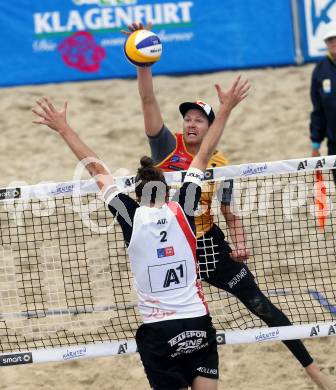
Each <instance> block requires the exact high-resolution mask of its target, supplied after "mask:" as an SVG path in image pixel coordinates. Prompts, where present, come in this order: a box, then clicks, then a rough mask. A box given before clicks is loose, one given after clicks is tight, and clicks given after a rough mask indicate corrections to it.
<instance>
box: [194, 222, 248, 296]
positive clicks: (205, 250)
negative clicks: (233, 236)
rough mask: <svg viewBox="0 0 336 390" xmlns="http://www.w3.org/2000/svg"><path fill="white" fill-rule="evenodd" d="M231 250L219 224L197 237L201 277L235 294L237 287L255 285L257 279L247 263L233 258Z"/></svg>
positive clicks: (197, 254)
mask: <svg viewBox="0 0 336 390" xmlns="http://www.w3.org/2000/svg"><path fill="white" fill-rule="evenodd" d="M231 251H232V249H231V248H230V245H229V244H228V243H227V241H225V237H224V234H223V232H222V230H221V229H220V228H219V227H218V226H217V225H213V227H212V228H211V229H210V230H209V231H207V232H206V233H205V235H204V236H202V237H200V238H198V239H197V251H196V256H197V261H198V269H199V277H200V279H201V280H204V281H206V282H207V283H209V284H211V285H212V286H215V287H217V288H220V289H221V290H225V291H228V292H230V293H232V294H234V293H235V291H237V289H241V288H244V289H245V288H247V287H249V286H252V285H254V284H255V281H254V276H253V274H252V273H251V271H250V270H249V269H248V267H247V265H246V264H245V263H243V262H238V261H234V260H232V259H231V256H230V253H231Z"/></svg>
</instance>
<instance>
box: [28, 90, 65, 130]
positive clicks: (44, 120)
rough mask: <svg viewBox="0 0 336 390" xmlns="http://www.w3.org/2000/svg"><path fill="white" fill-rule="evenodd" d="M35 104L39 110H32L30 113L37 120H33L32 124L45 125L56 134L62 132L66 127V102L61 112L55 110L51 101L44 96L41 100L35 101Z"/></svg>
mask: <svg viewBox="0 0 336 390" xmlns="http://www.w3.org/2000/svg"><path fill="white" fill-rule="evenodd" d="M36 104H37V105H38V106H39V107H40V109H36V108H33V109H32V111H33V113H34V114H35V115H36V116H37V117H38V118H39V120H35V121H33V123H35V124H37V125H46V126H48V127H50V128H51V129H52V130H55V131H57V132H60V131H62V130H63V129H64V128H66V127H67V126H68V123H67V119H66V112H67V107H68V102H65V103H64V106H63V108H62V109H61V110H57V109H56V108H55V106H54V105H53V104H52V103H51V101H50V100H49V99H48V98H47V97H45V96H44V97H43V98H42V99H39V100H37V101H36Z"/></svg>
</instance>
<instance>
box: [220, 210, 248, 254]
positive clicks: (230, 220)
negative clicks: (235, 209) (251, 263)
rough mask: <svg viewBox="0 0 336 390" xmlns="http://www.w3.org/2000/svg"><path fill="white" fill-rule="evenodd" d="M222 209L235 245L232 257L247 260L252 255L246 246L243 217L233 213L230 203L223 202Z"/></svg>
mask: <svg viewBox="0 0 336 390" xmlns="http://www.w3.org/2000/svg"><path fill="white" fill-rule="evenodd" d="M221 211H222V213H223V215H224V218H225V220H226V223H227V226H228V228H229V232H230V238H231V241H232V244H233V246H234V248H233V249H232V252H231V258H232V259H233V260H235V261H244V260H247V259H248V258H249V256H250V251H249V250H248V249H247V247H246V234H245V230H244V226H243V223H242V221H241V219H240V218H239V217H237V216H236V215H234V214H233V213H232V211H231V210H230V206H229V205H224V204H222V205H221Z"/></svg>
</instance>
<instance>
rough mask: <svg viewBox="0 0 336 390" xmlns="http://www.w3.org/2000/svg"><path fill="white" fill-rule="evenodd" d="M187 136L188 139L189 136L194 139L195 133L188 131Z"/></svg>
mask: <svg viewBox="0 0 336 390" xmlns="http://www.w3.org/2000/svg"><path fill="white" fill-rule="evenodd" d="M187 134H188V137H190V136H191V137H196V136H197V133H196V132H195V131H192V130H191V131H188V132H187Z"/></svg>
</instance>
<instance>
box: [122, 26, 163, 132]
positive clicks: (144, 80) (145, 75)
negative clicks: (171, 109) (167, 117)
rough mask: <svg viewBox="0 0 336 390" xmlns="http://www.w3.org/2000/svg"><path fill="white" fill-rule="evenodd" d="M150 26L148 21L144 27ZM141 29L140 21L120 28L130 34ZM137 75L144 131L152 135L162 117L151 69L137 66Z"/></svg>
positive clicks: (161, 121) (161, 122) (160, 124)
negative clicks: (125, 28)
mask: <svg viewBox="0 0 336 390" xmlns="http://www.w3.org/2000/svg"><path fill="white" fill-rule="evenodd" d="M151 27H152V25H151V23H148V25H147V26H146V29H147V30H150V29H151ZM142 29H144V25H143V24H142V23H138V24H137V23H133V24H132V25H129V26H128V30H129V31H126V30H122V33H123V34H125V35H130V34H132V32H134V31H136V30H142ZM137 76H138V77H137V79H138V90H139V95H140V98H141V104H142V112H143V116H144V122H145V131H146V134H147V135H148V136H150V137H154V136H156V135H157V134H158V133H159V132H160V130H161V129H162V126H163V119H162V116H161V111H160V107H159V104H158V102H157V100H156V96H155V93H154V86H153V76H152V70H151V68H150V67H144V68H143V67H137Z"/></svg>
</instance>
